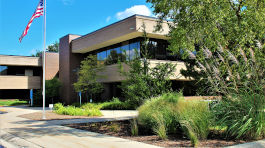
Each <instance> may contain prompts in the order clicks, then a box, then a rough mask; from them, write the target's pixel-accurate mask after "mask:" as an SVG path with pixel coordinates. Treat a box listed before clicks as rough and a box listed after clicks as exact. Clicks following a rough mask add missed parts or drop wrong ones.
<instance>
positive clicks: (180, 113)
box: [138, 93, 212, 145]
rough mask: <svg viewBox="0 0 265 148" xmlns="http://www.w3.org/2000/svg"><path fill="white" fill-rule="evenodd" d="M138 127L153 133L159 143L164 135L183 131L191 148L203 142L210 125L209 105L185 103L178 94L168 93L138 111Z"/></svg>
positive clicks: (194, 102)
mask: <svg viewBox="0 0 265 148" xmlns="http://www.w3.org/2000/svg"><path fill="white" fill-rule="evenodd" d="M138 111H139V116H138V123H139V126H143V127H144V128H145V129H146V130H149V131H151V130H153V132H154V133H156V134H157V135H158V136H159V137H160V138H161V139H165V138H166V137H167V136H166V135H167V134H174V133H177V132H179V131H182V132H183V133H184V134H185V135H186V136H187V137H189V138H190V139H191V140H192V141H193V143H194V145H196V144H197V142H196V141H198V139H205V138H207V136H208V133H209V127H210V126H211V124H212V114H211V112H210V110H209V108H208V104H207V103H206V102H202V101H186V100H184V98H183V96H182V94H181V93H167V94H164V95H162V96H160V97H157V98H152V99H150V100H148V101H146V102H145V103H144V104H143V105H142V106H140V107H139V108H138Z"/></svg>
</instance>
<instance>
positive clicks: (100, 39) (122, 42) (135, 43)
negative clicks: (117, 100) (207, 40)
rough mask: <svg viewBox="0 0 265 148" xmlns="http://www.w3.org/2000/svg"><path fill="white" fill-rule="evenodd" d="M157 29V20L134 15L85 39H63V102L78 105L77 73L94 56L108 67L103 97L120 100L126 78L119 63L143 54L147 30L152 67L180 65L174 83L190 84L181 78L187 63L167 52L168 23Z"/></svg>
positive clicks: (61, 51)
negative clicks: (142, 48)
mask: <svg viewBox="0 0 265 148" xmlns="http://www.w3.org/2000/svg"><path fill="white" fill-rule="evenodd" d="M143 24H144V25H143ZM156 25H157V19H156V18H152V17H146V16H141V15H134V16H131V17H128V18H126V19H124V20H121V21H119V22H116V23H114V24H111V25H109V26H106V27H104V28H101V29H99V30H96V31H94V32H92V33H89V34H86V35H84V36H79V35H72V34H68V35H66V36H64V37H62V38H61V39H60V44H59V60H60V62H59V63H60V64H59V65H60V66H59V71H60V77H59V78H60V81H61V82H62V85H63V86H62V87H63V88H62V90H63V92H62V93H61V98H62V99H63V100H64V102H65V103H66V104H71V103H73V102H77V101H78V95H77V93H76V92H75V90H74V88H73V83H75V82H76V81H77V74H76V72H77V71H78V69H79V67H80V62H81V61H82V60H83V59H84V58H85V57H87V56H88V55H90V54H92V55H96V56H97V60H98V63H104V65H106V67H105V69H104V71H103V72H102V74H101V75H104V78H101V79H99V82H101V83H103V85H104V92H103V94H102V96H101V97H103V98H109V99H111V98H112V97H113V96H119V95H120V90H119V89H118V88H117V85H119V84H120V83H121V81H122V80H124V79H125V78H124V77H123V76H122V75H121V74H120V72H119V69H118V65H117V62H118V59H121V60H122V61H123V60H131V59H133V58H134V57H135V54H140V53H141V42H143V41H144V38H143V32H144V30H145V32H146V33H147V37H148V38H149V45H148V53H149V55H150V59H149V61H150V65H151V66H155V65H156V64H157V63H164V62H171V63H174V64H177V68H176V71H175V72H174V74H175V75H174V76H172V77H171V80H172V81H176V82H180V83H181V82H184V81H189V79H187V78H185V77H183V76H181V75H180V69H185V65H184V63H183V62H181V61H178V57H177V56H176V55H173V54H172V53H171V52H170V51H168V50H166V49H167V46H168V42H167V40H168V37H167V36H166V35H167V34H168V33H169V26H168V22H166V21H164V22H162V24H161V25H162V28H163V29H162V31H159V32H155V31H154V30H155V27H156ZM144 26H145V27H144ZM139 56H141V55H139ZM124 69H125V70H126V69H127V70H128V66H126V65H124Z"/></svg>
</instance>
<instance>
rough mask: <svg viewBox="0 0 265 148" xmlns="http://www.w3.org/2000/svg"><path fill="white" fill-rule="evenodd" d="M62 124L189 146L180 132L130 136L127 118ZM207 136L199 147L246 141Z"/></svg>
mask: <svg viewBox="0 0 265 148" xmlns="http://www.w3.org/2000/svg"><path fill="white" fill-rule="evenodd" d="M64 126H68V127H71V128H76V129H81V130H87V131H91V132H96V133H101V134H106V135H110V136H115V137H120V138H124V139H130V140H134V141H139V142H144V143H147V144H152V145H157V146H161V147H191V142H190V140H189V139H188V138H186V137H184V136H183V135H182V134H179V135H169V136H168V139H167V140H160V139H159V137H158V136H156V135H154V134H149V135H146V134H145V135H144V134H143V133H142V134H141V133H139V136H131V131H130V128H131V126H130V121H128V120H126V121H113V122H111V121H108V122H98V123H78V124H68V125H64ZM140 131H141V129H139V132H140ZM209 137H211V138H209V139H207V140H204V141H200V144H199V147H225V146H231V145H235V144H241V143H245V142H247V141H242V140H240V141H232V140H225V139H222V138H221V137H218V136H217V135H210V136H209Z"/></svg>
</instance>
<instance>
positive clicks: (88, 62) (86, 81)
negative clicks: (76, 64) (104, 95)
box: [74, 55, 104, 97]
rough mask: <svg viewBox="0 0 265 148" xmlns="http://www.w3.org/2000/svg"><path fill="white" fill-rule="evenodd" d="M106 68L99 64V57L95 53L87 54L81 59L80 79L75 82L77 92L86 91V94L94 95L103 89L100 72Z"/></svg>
mask: <svg viewBox="0 0 265 148" xmlns="http://www.w3.org/2000/svg"><path fill="white" fill-rule="evenodd" d="M103 69H104V67H103V65H102V64H97V57H96V56H93V55H89V56H87V57H86V58H85V59H84V60H83V61H81V66H80V70H79V71H78V81H77V82H76V83H74V88H75V90H76V91H77V92H82V93H85V94H86V96H87V97H88V96H90V97H93V95H96V94H99V93H101V92H102V91H103V86H102V84H101V83H100V82H98V79H99V78H102V77H103V75H100V72H101V71H102V70H103Z"/></svg>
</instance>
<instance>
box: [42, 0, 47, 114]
mask: <svg viewBox="0 0 265 148" xmlns="http://www.w3.org/2000/svg"><path fill="white" fill-rule="evenodd" d="M43 2H44V4H43V5H44V11H43V13H44V14H43V18H44V21H43V22H44V26H43V55H42V58H43V64H42V65H43V70H42V71H43V74H42V85H43V87H42V96H43V111H42V119H46V115H45V70H46V63H45V62H46V54H45V50H46V49H45V48H46V47H45V42H46V0H44V1H43Z"/></svg>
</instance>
